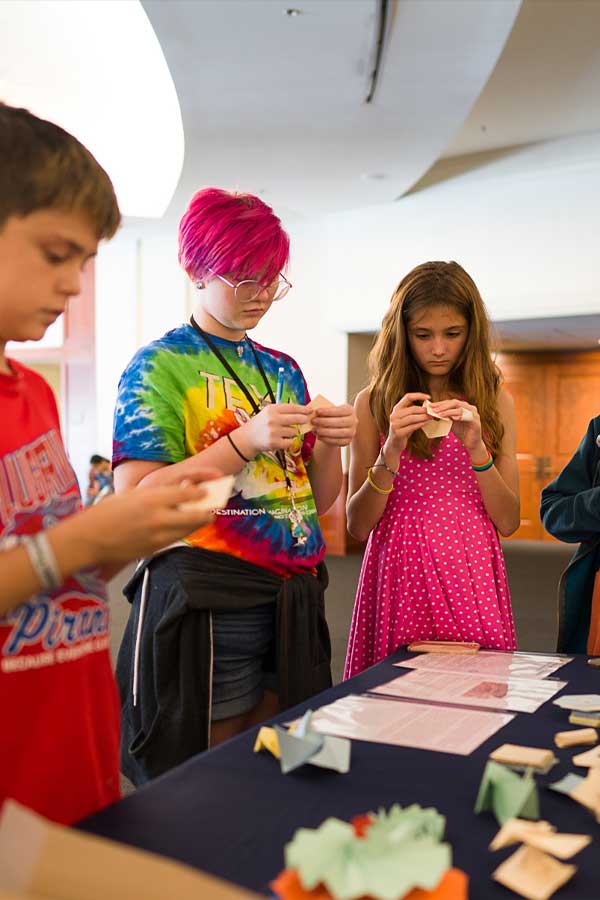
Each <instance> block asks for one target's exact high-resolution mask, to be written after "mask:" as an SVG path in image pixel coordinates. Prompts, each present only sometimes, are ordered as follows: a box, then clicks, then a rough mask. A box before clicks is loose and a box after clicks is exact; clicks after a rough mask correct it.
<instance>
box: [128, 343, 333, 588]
mask: <svg viewBox="0 0 600 900" xmlns="http://www.w3.org/2000/svg"><path fill="white" fill-rule="evenodd" d="M211 340H212V341H213V343H214V345H215V346H216V347H217V349H218V350H219V351H220V353H221V354H222V355H223V357H224V358H225V359H226V360H227V362H228V363H229V365H230V366H231V368H232V369H233V370H234V372H235V373H236V374H237V375H238V377H239V379H240V380H241V381H242V383H243V384H244V385H245V386H246V388H247V389H248V391H249V392H250V394H251V395H252V396H253V397H255V398H256V401H257V403H259V404H260V403H261V402H263V403H264V402H265V401H266V402H268V394H267V388H266V385H265V383H264V381H263V378H262V375H261V373H260V371H259V369H258V366H257V365H256V361H255V358H254V354H253V353H252V349H251V347H250V345H249V343H248V341H247V340H244V341H242V342H241V343H239V342H237V343H234V342H232V341H227V340H224V339H223V338H218V337H214V336H213V335H211ZM253 343H254V347H255V348H256V352H257V354H258V356H259V358H260V361H261V364H262V366H263V369H264V372H265V375H266V377H267V379H268V381H269V383H270V385H271V389H272V391H273V393H275V390H276V385H277V375H278V370H279V367H280V366H282V367H283V368H284V386H283V395H282V401H283V402H287V401H288V400H289V401H290V402H291V403H299V404H305V403H308V401H309V399H310V398H309V395H308V391H307V387H306V382H305V381H304V377H303V375H302V372H301V371H300V368H299V367H298V364H297V363H296V362H295V361H294V360H293V359H292V358H291V357H289V356H287V355H286V354H284V353H280V352H278V351H275V350H269V349H267V348H266V347H263V346H261V345H260V344H257V343H256V341H254V342H253ZM238 348H241V356H240V355H239V353H238ZM252 414H253V411H252V407H251V405H250V403H249V402H248V399H247V398H246V397H245V396H244V394H243V392H242V391H241V390H240V387H239V385H238V384H237V383H236V382H235V381H234V379H233V378H231V376H230V375H229V373H228V372H227V370H226V369H225V367H224V366H223V364H222V363H221V362H220V361H219V360H218V358H217V357H216V356H215V354H214V353H213V352H212V351H211V350H210V348H209V347H208V346H207V344H206V343H205V341H204V340H203V338H202V337H201V336H200V335H199V334H198V333H197V332H196V331H195V330H194V328H192V326H191V325H182V326H180V327H179V328H175V329H174V330H173V331H169V332H167V334H165V335H164V336H163V337H162V338H160V339H159V340H157V341H153V342H152V343H151V344H148V346H146V347H144V348H142V349H141V350H140V351H139V352H138V353H136V355H135V356H134V358H133V359H132V361H131V362H130V363H129V365H128V366H127V368H126V370H125V372H124V373H123V375H122V376H121V381H120V383H119V395H118V399H117V406H116V410H115V422H114V442H113V465H114V466H117V465H118V464H119V463H120V462H123V461H124V460H127V459H147V460H157V461H160V462H166V463H177V462H181V461H182V460H184V459H187V458H188V457H190V456H193V455H194V454H195V453H198V452H200V451H202V450H204V449H206V447H208V446H210V444H212V443H213V442H214V441H216V440H218V439H219V438H221V437H223V435H225V434H227V433H228V432H230V431H233V430H234V429H235V428H237V427H238V426H239V425H242V424H244V422H247V421H248V419H249V418H250V416H251V415H252ZM313 446H314V435H313V434H312V433H310V432H309V433H308V434H307V435H305V436H304V438H302V437H301V436H298V438H297V439H296V440H295V441H294V442H293V445H292V447H291V448H290V450H289V451H287V452H286V466H287V472H288V476H289V479H290V481H291V485H292V490H293V492H294V500H295V505H296V507H297V509H298V510H299V511H300V513H301V514H302V521H301V522H300V524H299V525H296V527H295V529H294V531H295V533H294V534H293V533H292V529H293V528H294V524H293V523H291V522H290V518H289V513H290V510H291V504H290V499H289V493H288V487H287V485H286V480H285V476H284V472H283V469H282V466H281V464H280V462H279V459H278V458H277V455H276V454H275V453H274V452H265V453H260V454H259V455H258V456H256V457H255V458H254V459H253V460H251V461H250V462H249V463H247V464H246V465H245V466H244V468H243V469H242V471H241V472H240V473H239V474H238V475H237V476H236V479H235V484H234V489H233V493H232V496H231V498H230V500H229V503H228V504H227V507H226V508H225V509H223V510H219V511H218V513H217V515H216V517H215V519H214V520H213V522H211V523H210V524H208V525H205V526H204V527H203V528H200V529H199V530H198V531H196V532H194V533H193V534H191V535H189V537H187V538H186V543H188V544H191V545H192V546H196V547H202V548H204V549H205V550H213V551H218V552H220V553H229V554H231V555H232V556H237V557H240V558H241V559H245V560H247V561H248V562H252V563H254V564H255V565H259V566H263V567H264V568H267V569H270V570H271V571H273V572H276V573H278V574H280V575H292V574H297V573H301V572H306V571H307V570H312V569H314V567H315V566H316V565H317V563H318V562H319V561H320V560H321V559H322V557H323V555H324V553H325V544H324V542H323V535H322V533H321V528H320V525H319V520H318V518H317V511H316V508H315V503H314V499H313V495H312V491H311V487H310V481H309V479H308V473H307V470H306V465H307V463H308V461H309V459H310V455H311V453H312V449H313Z"/></svg>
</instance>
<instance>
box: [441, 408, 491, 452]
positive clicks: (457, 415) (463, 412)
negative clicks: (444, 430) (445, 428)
mask: <svg viewBox="0 0 600 900" xmlns="http://www.w3.org/2000/svg"><path fill="white" fill-rule="evenodd" d="M431 408H432V410H433V411H434V412H436V413H437V414H438V416H444V418H446V419H452V431H453V432H454V434H455V435H456V437H457V438H458V439H459V441H461V443H462V444H463V445H464V447H465V449H466V450H468V451H469V453H470V454H473V453H475V452H476V451H477V452H478V453H479V458H481V459H484V457H485V456H486V455H487V449H486V447H485V445H484V443H483V438H482V435H481V419H480V418H479V411H478V409H477V407H476V406H473V405H472V404H471V403H467V402H466V400H456V399H455V400H440V402H439V403H432V404H431ZM479 451H481V452H479Z"/></svg>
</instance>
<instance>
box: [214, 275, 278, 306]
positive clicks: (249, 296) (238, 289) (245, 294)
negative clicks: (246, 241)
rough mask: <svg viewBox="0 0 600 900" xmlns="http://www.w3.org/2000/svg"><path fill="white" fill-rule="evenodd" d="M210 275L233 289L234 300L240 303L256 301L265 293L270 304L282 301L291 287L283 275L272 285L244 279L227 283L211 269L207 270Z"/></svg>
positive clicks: (223, 277) (226, 279) (225, 279)
mask: <svg viewBox="0 0 600 900" xmlns="http://www.w3.org/2000/svg"><path fill="white" fill-rule="evenodd" d="M208 271H209V272H210V273H211V275H214V276H215V278H219V279H220V280H221V281H223V282H224V283H225V284H227V285H229V287H231V288H233V289H234V292H235V299H236V300H238V301H239V302H240V303H251V302H252V301H253V300H256V299H257V298H258V297H260V295H261V294H262V293H263V292H264V291H266V292H267V297H268V298H269V301H270V302H275V300H283V298H284V297H285V295H286V294H287V293H288V291H289V290H290V288H291V287H292V285H291V283H290V282H289V281H288V280H287V278H286V277H285V275H282V274H280V275H279V278H278V279H277V281H274V282H273V283H272V284H263V283H262V281H256V280H254V279H245V280H244V281H238V283H237V284H236V283H235V282H233V281H229V279H228V278H225V276H224V275H219V274H218V273H217V272H213V270H212V269H209V270H208Z"/></svg>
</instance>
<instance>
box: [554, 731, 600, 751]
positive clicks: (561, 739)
mask: <svg viewBox="0 0 600 900" xmlns="http://www.w3.org/2000/svg"><path fill="white" fill-rule="evenodd" d="M597 740H598V732H597V731H596V729H595V728H572V729H571V730H570V731H558V732H557V733H556V734H555V735H554V743H555V744H556V746H557V747H577V746H579V745H580V744H595V743H596V741H597Z"/></svg>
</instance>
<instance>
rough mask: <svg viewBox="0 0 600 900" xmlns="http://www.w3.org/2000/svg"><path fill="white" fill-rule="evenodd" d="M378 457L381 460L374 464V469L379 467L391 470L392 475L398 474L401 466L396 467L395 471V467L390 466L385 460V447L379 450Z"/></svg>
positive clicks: (387, 470)
mask: <svg viewBox="0 0 600 900" xmlns="http://www.w3.org/2000/svg"><path fill="white" fill-rule="evenodd" d="M377 459H378V460H380V462H377V461H376V462H375V464H374V465H373V466H372V468H373V469H378V468H379V469H385V471H386V472H389V473H390V475H397V474H398V472H399V471H400V466H398V468H397V469H396V471H395V472H394V470H393V469H390V467H389V466H388V464H387V463H386V461H385V456H384V455H383V447H382V448H381V450H380V451H379V456H378V457H377Z"/></svg>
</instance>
